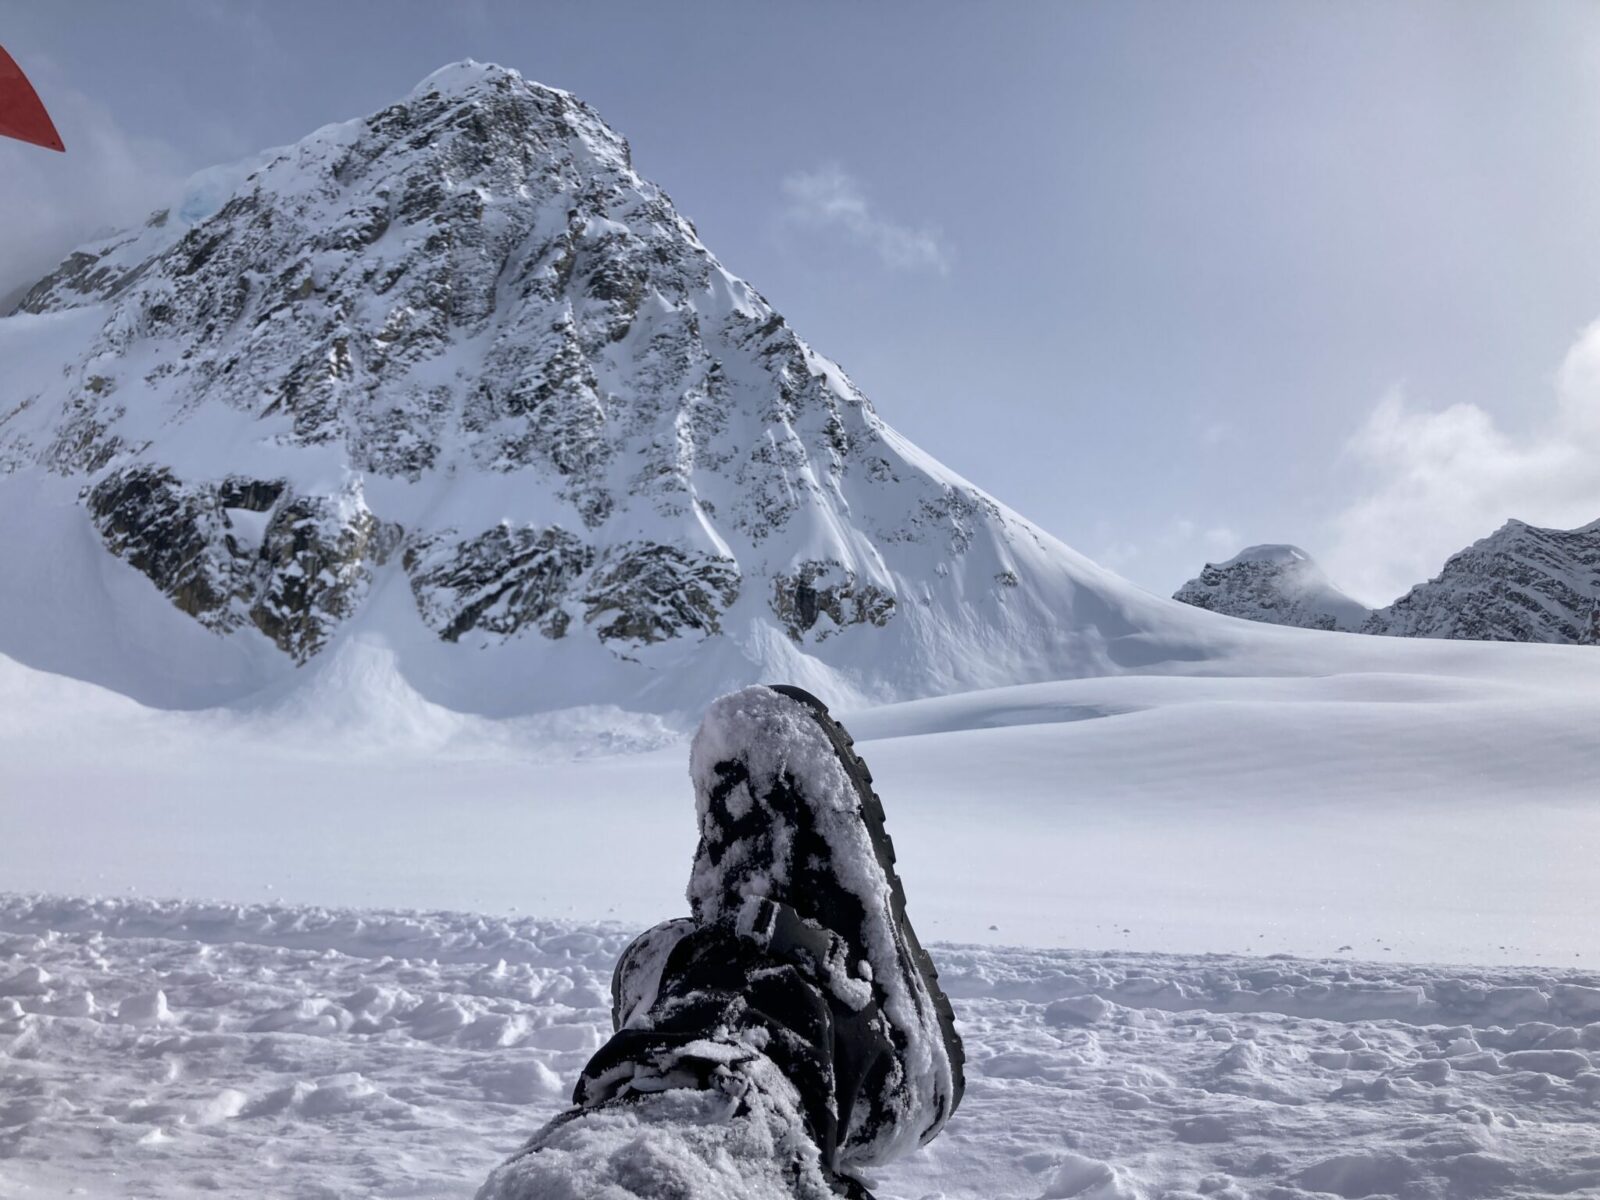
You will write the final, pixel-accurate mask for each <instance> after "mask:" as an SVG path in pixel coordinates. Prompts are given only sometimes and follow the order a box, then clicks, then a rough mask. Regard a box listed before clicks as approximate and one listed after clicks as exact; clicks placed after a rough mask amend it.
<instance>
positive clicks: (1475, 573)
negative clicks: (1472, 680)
mask: <svg viewBox="0 0 1600 1200" xmlns="http://www.w3.org/2000/svg"><path fill="white" fill-rule="evenodd" d="M1362 628H1363V632H1366V633H1379V634H1388V635H1390V636H1394V637H1439V638H1469V639H1473V640H1476V641H1492V642H1565V643H1571V644H1579V645H1589V646H1593V645H1600V521H1596V522H1594V523H1593V524H1590V525H1585V526H1583V527H1582V528H1579V529H1542V528H1539V527H1538V526H1535V525H1528V524H1526V523H1524V522H1522V521H1507V522H1506V523H1505V525H1503V526H1502V527H1501V528H1500V529H1499V530H1497V531H1496V532H1495V533H1493V534H1491V535H1490V536H1489V537H1486V538H1484V539H1482V540H1481V541H1477V542H1474V543H1473V544H1472V545H1471V546H1468V547H1467V548H1466V549H1465V550H1462V551H1461V552H1460V553H1458V554H1454V555H1452V556H1451V557H1450V559H1449V560H1448V561H1447V562H1446V563H1445V565H1444V569H1443V570H1442V571H1440V572H1439V574H1438V575H1436V576H1435V577H1434V578H1433V579H1431V580H1429V581H1428V582H1427V583H1421V584H1418V585H1417V586H1416V587H1414V588H1412V589H1411V590H1410V591H1409V592H1407V593H1406V594H1405V595H1404V596H1402V597H1400V599H1398V600H1396V601H1395V602H1394V603H1393V604H1391V605H1389V606H1388V607H1387V608H1382V609H1379V610H1378V611H1377V612H1374V613H1373V614H1372V616H1371V618H1370V619H1369V620H1368V621H1367V622H1366V624H1365V625H1364V626H1363V627H1362Z"/></svg>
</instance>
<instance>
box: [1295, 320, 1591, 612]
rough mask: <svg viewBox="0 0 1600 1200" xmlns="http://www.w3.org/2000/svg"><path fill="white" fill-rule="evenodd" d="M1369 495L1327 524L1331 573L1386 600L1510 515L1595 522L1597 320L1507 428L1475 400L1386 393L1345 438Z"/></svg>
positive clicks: (1536, 520)
mask: <svg viewBox="0 0 1600 1200" xmlns="http://www.w3.org/2000/svg"><path fill="white" fill-rule="evenodd" d="M1347 452H1348V453H1349V454H1350V455H1351V456H1352V457H1353V458H1354V459H1355V460H1356V461H1357V463H1358V464H1359V465H1360V466H1361V467H1362V468H1363V470H1364V471H1365V472H1366V474H1367V476H1368V480H1369V486H1368V488H1367V490H1366V493H1365V494H1364V495H1363V496H1362V497H1361V498H1360V499H1358V500H1356V501H1355V502H1354V503H1352V504H1351V505H1349V506H1348V507H1347V508H1345V509H1344V511H1342V512H1340V513H1339V514H1338V515H1337V516H1336V517H1335V518H1334V519H1333V522H1332V526H1333V537H1332V539H1331V544H1332V547H1333V548H1332V552H1331V553H1330V554H1329V555H1328V556H1327V561H1326V564H1325V565H1326V567H1327V569H1328V573H1329V574H1330V575H1331V576H1332V577H1333V578H1334V579H1335V580H1336V581H1337V582H1338V583H1339V584H1340V586H1341V587H1344V588H1346V589H1347V590H1348V591H1350V592H1351V593H1352V594H1354V595H1356V596H1358V597H1360V598H1361V599H1363V600H1366V601H1367V602H1368V603H1376V604H1386V603H1388V602H1389V601H1390V600H1392V599H1393V598H1395V597H1396V596H1398V595H1400V594H1401V593H1403V592H1404V591H1406V590H1407V589H1408V588H1409V587H1411V585H1412V584H1415V583H1420V582H1422V581H1423V580H1425V579H1428V578H1430V577H1431V576H1433V575H1435V574H1437V573H1438V570H1439V568H1440V567H1441V566H1442V565H1443V564H1444V560H1445V559H1446V558H1448V557H1449V556H1450V555H1451V554H1453V553H1454V552H1455V551H1457V550H1460V549H1461V548H1462V547H1464V546H1467V545H1469V544H1471V543H1472V542H1474V541H1477V540H1478V539H1479V538H1481V537H1485V536H1487V535H1488V534H1490V533H1492V532H1493V531H1494V530H1496V529H1498V528H1499V527H1500V526H1501V525H1503V524H1504V523H1505V522H1506V521H1507V520H1508V519H1509V518H1511V517H1516V518H1519V519H1521V520H1524V521H1528V522H1530V523H1532V524H1535V525H1548V526H1554V527H1558V528H1571V527H1573V526H1576V525H1583V524H1587V523H1588V522H1590V521H1593V520H1595V519H1597V518H1600V322H1596V323H1595V324H1594V325H1591V326H1590V327H1589V328H1588V329H1586V330H1585V331H1584V332H1583V334H1582V336H1580V337H1579V339H1578V341H1577V342H1576V343H1575V344H1574V345H1573V347H1572V349H1571V350H1569V351H1568V352H1567V356H1566V359H1565V360H1564V361H1563V363H1562V364H1561V368H1560V370H1559V371H1558V372H1557V373H1556V378H1555V394H1554V403H1553V404H1552V405H1551V406H1550V407H1549V409H1548V410H1547V411H1546V412H1544V413H1543V414H1541V415H1540V417H1539V419H1538V420H1537V421H1536V423H1535V424H1534V425H1533V426H1532V427H1531V428H1530V429H1529V430H1527V431H1526V432H1523V433H1519V434H1511V433H1507V432H1506V431H1505V430H1503V429H1501V428H1500V426H1499V425H1498V424H1497V423H1496V421H1495V419H1494V417H1493V416H1492V415H1491V414H1489V413H1488V412H1485V411H1484V410H1483V409H1481V408H1479V407H1478V406H1477V405H1473V404H1455V405H1451V406H1450V407H1449V408H1445V409H1442V410H1438V411H1432V412H1429V411H1425V410H1422V409H1419V408H1417V407H1415V406H1414V405H1413V404H1412V403H1411V402H1410V401H1409V400H1408V399H1407V398H1406V396H1405V395H1404V393H1403V392H1402V391H1401V390H1399V389H1395V390H1393V391H1391V392H1390V393H1389V394H1388V395H1386V396H1385V397H1384V398H1383V399H1382V400H1381V401H1380V402H1379V403H1378V406H1377V407H1376V408H1375V409H1374V410H1373V412H1372V414H1371V415H1370V416H1369V417H1368V418H1367V420H1366V422H1365V424H1363V425H1362V427H1361V428H1360V429H1359V430H1357V432H1356V433H1355V435H1354V436H1353V437H1352V438H1351V439H1350V442H1349V444H1348V446H1347Z"/></svg>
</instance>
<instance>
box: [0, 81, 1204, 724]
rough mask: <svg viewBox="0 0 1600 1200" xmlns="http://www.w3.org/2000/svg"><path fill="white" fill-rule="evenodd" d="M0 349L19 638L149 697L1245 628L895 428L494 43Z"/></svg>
mask: <svg viewBox="0 0 1600 1200" xmlns="http://www.w3.org/2000/svg"><path fill="white" fill-rule="evenodd" d="M0 363H3V364H5V365H4V366H3V367H0V372H3V374H0V489H3V494H0V553H3V554H5V555H6V556H7V557H8V558H9V559H10V560H11V561H12V562H13V563H16V564H18V566H19V568H20V569H19V570H17V571H14V572H12V573H10V575H9V577H8V578H6V579H4V580H0V650H3V651H4V652H6V653H8V654H12V655H13V656H14V657H17V658H19V659H20V660H22V661H25V662H29V663H30V664H32V665H35V666H39V667H42V668H44V669H48V670H54V671H61V672H65V673H69V674H75V675H78V676H80V677H84V678H88V679H91V680H93V681H96V682H101V683H105V684H108V685H109V686H112V687H115V688H117V689H119V690H122V691H125V692H127V693H129V694H132V695H135V696H136V697H138V698H140V699H142V700H145V701H147V702H150V703H156V704H162V705H169V706H180V707H192V706H198V705H206V704H214V703H218V702H227V701H237V700H239V699H241V698H242V697H245V696H249V695H252V694H258V693H260V694H283V693H284V692H285V691H286V690H292V689H293V688H295V687H297V686H304V684H305V683H306V681H307V679H308V675H307V673H306V672H305V671H302V670H301V669H300V668H302V667H306V666H308V665H309V666H312V667H313V668H315V669H313V670H312V671H311V672H310V674H311V675H316V674H318V672H319V671H320V672H325V671H326V670H327V669H329V664H331V663H337V662H339V661H341V658H342V657H348V656H349V655H350V654H355V655H356V656H357V660H358V669H360V670H363V671H366V670H369V669H376V668H372V664H373V663H375V662H381V663H383V664H387V665H386V666H384V667H382V669H384V670H389V671H391V672H393V673H396V674H398V675H399V676H400V677H402V678H403V680H404V681H405V683H406V684H407V685H408V686H411V687H414V688H416V689H417V690H419V691H421V692H422V693H423V694H424V695H425V696H427V697H428V698H429V699H430V700H433V701H435V702H438V703H441V704H444V705H446V706H448V707H451V708H455V709H470V710H472V711H479V712H490V713H508V712H525V711H533V710H537V709H543V708H554V707H564V706H569V705H579V704H593V703H613V702H615V703H624V704H627V705H629V706H631V707H635V708H642V709H651V710H656V711H668V710H673V709H678V708H684V707H691V708H692V707H695V706H697V705H698V704H699V703H701V702H702V701H703V700H704V699H705V698H706V697H707V696H709V695H711V694H713V693H714V692H716V691H717V690H720V689H721V688H724V687H727V686H731V685H734V684H738V683H742V682H746V681H748V680H751V679H756V678H763V677H772V676H775V675H781V676H784V677H788V678H794V679H797V680H799V681H801V682H803V683H808V684H810V685H812V686H816V687H821V688H823V689H824V690H827V691H830V692H831V693H833V694H834V695H835V696H839V697H844V698H863V699H890V698H898V697H906V696H917V695H928V694H933V693H938V692H943V691H949V690H953V689H958V688H962V687H973V686H991V685H998V684H1003V683H1010V682H1017V681H1024V680H1032V679H1042V678H1048V677H1051V676H1057V675H1062V674H1082V673H1093V672H1099V671H1105V670H1111V669H1115V668H1118V667H1125V666H1129V665H1139V664H1148V663H1150V662H1155V661H1161V660H1163V659H1166V658H1177V659H1180V660H1185V661H1192V660H1194V659H1196V658H1198V657H1202V656H1203V655H1204V653H1205V651H1204V650H1203V649H1202V648H1200V647H1202V646H1203V645H1204V644H1205V643H1206V642H1207V640H1208V639H1209V638H1212V637H1217V636H1222V637H1224V638H1225V639H1226V636H1227V635H1224V634H1217V633H1215V632H1214V631H1210V630H1208V629H1207V627H1206V624H1205V622H1203V621H1201V622H1196V621H1195V620H1193V619H1190V618H1189V617H1186V616H1183V615H1179V614H1180V613H1181V610H1175V609H1174V608H1173V606H1171V605H1169V604H1167V603H1165V602H1163V601H1159V600H1156V599H1155V598H1153V597H1150V596H1147V595H1146V594H1144V593H1142V592H1140V591H1138V590H1137V589H1134V588H1132V587H1130V586H1129V585H1127V584H1125V583H1124V582H1122V581H1121V580H1119V579H1117V578H1116V577H1115V576H1112V575H1110V574H1109V573H1107V572H1104V571H1102V570H1100V569H1099V568H1097V567H1095V566H1094V565H1093V564H1092V563H1089V562H1088V561H1087V560H1085V559H1083V558H1082V557H1081V556H1078V555H1077V554H1075V553H1073V552H1072V551H1070V550H1068V549H1067V548H1066V547H1064V546H1062V545H1061V544H1060V543H1059V542H1056V541H1055V540H1054V539H1052V538H1050V537H1049V536H1048V535H1046V534H1044V533H1042V532H1041V531H1039V530H1038V529H1036V528H1035V527H1033V526H1032V525H1030V524H1029V523H1028V522H1026V521H1024V520H1022V519H1021V518H1020V517H1018V516H1016V515H1015V514H1014V513H1011V512H1009V511H1008V510H1006V509H1005V508H1003V507H1002V506H1001V505H1000V504H998V503H997V502H996V501H995V500H993V499H992V498H991V497H989V496H988V495H986V494H985V493H983V492H982V491H980V490H979V489H977V488H975V487H973V486H972V485H971V484H969V483H967V482H966V481H965V480H963V479H961V478H960V477H959V476H957V475H955V474H954V473H952V472H950V471H949V470H948V469H947V468H945V467H943V466H942V465H940V464H939V463H937V462H935V461H933V460H932V459H930V458H928V457H927V456H926V455H924V454H922V453H921V452H920V451H918V450H917V449H916V448H915V447H914V446H912V445H910V444H909V443H908V442H906V441H905V440H904V439H903V438H901V437H900V436H899V435H897V434H896V433H895V432H894V431H893V430H892V429H890V428H889V427H887V426H886V425H885V424H884V423H883V421H882V420H881V419H880V418H879V417H878V416H877V414H876V413H875V412H874V411H873V409H872V407H871V405H870V404H869V403H868V401H867V400H866V398H865V397H864V396H862V395H861V393H860V392H859V391H858V390H857V389H856V388H855V387H854V385H853V384H852V383H851V382H850V381H849V379H848V378H847V377H846V376H845V374H844V372H843V371H841V370H840V369H839V367H838V366H837V365H835V364H834V363H832V362H830V361H829V360H827V359H825V358H823V357H821V356H820V355H818V354H816V353H815V352H814V351H812V350H811V348H810V347H809V346H807V345H806V344H805V343H804V342H803V341H801V340H800V339H799V338H798V337H797V336H796V334H795V333H794V332H793V331H792V330H791V329H790V328H789V326H788V325H787V324H786V323H785V321H784V320H783V318H782V317H781V316H780V315H779V314H778V313H776V312H775V311H774V310H773V309H772V308H771V306H770V305H768V304H767V303H766V302H765V301H764V300H763V299H762V298H761V297H760V296H759V295H758V294H757V293H756V292H755V291H753V290H752V289H751V288H750V287H749V286H748V285H746V284H744V283H743V282H741V281H740V280H738V279H737V278H735V277H734V276H732V275H731V274H729V273H728V272H727V271H726V270H725V269H724V268H723V267H722V266H721V264H720V263H718V262H717V260H716V259H715V258H714V257H713V256H712V255H711V253H710V252H709V251H708V250H707V249H706V248H705V246H704V245H702V244H701V242H700V240H699V238H698V237H697V235H696V234H695V231H694V230H693V228H692V227H691V226H690V225H689V224H688V222H687V221H685V220H684V219H683V218H682V217H681V216H679V215H678V214H677V212H676V211H675V210H674V209H673V207H672V205H671V202H670V200H669V199H668V198H667V197H666V196H665V195H664V194H663V193H662V192H661V191H660V190H659V189H657V188H656V187H654V186H653V185H651V184H650V183H648V182H647V181H644V180H642V179H640V178H639V177H638V175H637V174H635V173H634V171H633V169H632V167H631V165H630V162H629V156H628V148H627V145H626V143H625V142H624V141H623V140H622V138H621V137H619V136H618V135H617V134H616V133H614V132H613V131H612V130H610V129H609V128H608V127H607V126H606V125H605V124H604V123H603V122H602V121H601V120H600V119H599V117H598V116H596V115H595V113H594V112H593V111H592V110H591V109H589V108H588V107H587V106H585V105H584V104H582V103H581V102H580V101H578V100H576V99H575V98H573V97H571V96H569V95H567V94H566V93H563V92H559V91H556V90H553V89H549V88H545V87H541V86H539V85H537V84H533V83H530V82H527V81H524V80H523V79H522V78H521V77H520V76H518V75H517V74H516V73H515V72H512V71H508V70H504V69H501V68H497V67H487V66H481V65H478V64H472V63H463V64H457V65H455V66H453V67H448V68H446V69H444V70H442V71H440V72H438V73H436V74H435V75H433V76H431V77H430V78H429V79H427V80H425V81H423V83H422V84H421V85H419V86H418V87H417V88H416V89H415V90H414V91H413V92H412V93H411V94H410V95H409V96H408V97H407V98H406V99H405V100H403V101H402V102H401V103H399V104H396V105H393V106H391V107H389V108H387V109H385V110H383V111H382V112H380V113H377V114H375V115H373V116H371V117H369V118H365V119H362V120H356V121H350V122H347V123H344V124H341V125H331V126H328V127H326V128H324V129H321V130H319V131H317V132H316V133H314V134H312V135H311V136H310V137H308V138H306V139H305V140H303V141H301V142H299V143H297V144H296V145H294V146H291V147H288V148H285V149H281V150H276V151H269V152H267V153H265V154H263V155H261V156H259V157H258V158H257V159H255V160H252V162H250V163H247V164H244V165H242V166H240V167H238V168H234V169H231V170H217V171H212V172H208V173H205V174H204V175H202V176H200V177H197V179H196V181H194V183H193V184H192V185H191V187H190V189H189V191H188V192H187V193H186V195H185V196H184V197H183V199H182V200H181V201H180V202H179V203H178V204H176V205H175V206H174V207H173V208H171V209H169V210H167V211H164V212H161V213H158V214H156V216H155V217H153V218H152V219H151V221H150V222H149V223H148V224H147V225H146V226H145V227H144V228H142V229H139V230H135V231H132V232H129V233H127V234H123V235H119V236H117V237H113V238H110V239H108V240H106V241H103V242H100V243H96V244H94V245H90V246H86V247H84V248H83V249H82V250H80V251H78V252H76V253H75V254H73V255H72V256H70V257H69V258H68V259H67V260H66V261H65V262H64V263H63V264H62V266H61V267H60V269H58V270H57V271H56V272H55V273H53V274H52V275H51V276H50V277H48V278H47V279H45V280H43V281H41V282H40V283H39V284H38V285H37V286H36V287H34V288H33V289H32V290H31V291H30V292H29V293H28V295H27V297H26V298H25V300H24V302H23V305H22V309H21V312H20V313H19V314H18V315H15V316H13V317H10V318H8V319H6V320H4V321H0ZM263 689H265V692H263Z"/></svg>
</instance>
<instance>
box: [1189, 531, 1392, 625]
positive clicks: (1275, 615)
mask: <svg viewBox="0 0 1600 1200" xmlns="http://www.w3.org/2000/svg"><path fill="white" fill-rule="evenodd" d="M1173 599H1174V600H1181V601H1183V602H1184V603H1185V604H1192V605H1194V606H1195V607H1197V608H1204V609H1209V610H1210V611H1212V612H1218V613H1222V614H1224V615H1226V616H1230V617H1243V618H1244V619H1245V620H1248V621H1266V622H1269V623H1271V624H1275V625H1295V626H1299V627H1301V628H1305V629H1344V630H1352V629H1358V628H1360V626H1361V624H1362V622H1363V621H1365V620H1366V618H1367V615H1368V610H1367V609H1366V607H1365V606H1364V605H1362V604H1360V603H1359V602H1357V601H1355V600H1352V599H1351V598H1350V597H1349V596H1347V595H1345V594H1344V593H1343V592H1342V591H1340V590H1339V589H1338V588H1337V587H1335V586H1334V585H1333V583H1332V582H1330V581H1329V579H1328V577H1327V576H1326V575H1324V574H1323V572H1322V568H1321V567H1319V566H1317V564H1316V562H1315V560H1313V559H1312V557H1311V556H1310V555H1309V554H1307V553H1306V552H1305V551H1304V550H1302V549H1300V548H1299V547H1298V546H1290V545H1287V544H1281V543H1268V544H1264V545H1259V546H1249V547H1246V548H1245V549H1244V550H1241V551H1240V552H1239V553H1238V554H1236V555H1234V556H1233V557H1232V558H1230V559H1228V560H1227V561H1226V562H1222V563H1207V564H1206V565H1205V569H1204V570H1202V571H1201V572H1200V574H1199V575H1197V576H1196V577H1195V578H1193V579H1191V580H1190V581H1189V582H1188V583H1186V584H1184V585H1183V586H1182V587H1181V588H1179V589H1178V590H1177V591H1176V592H1174V593H1173Z"/></svg>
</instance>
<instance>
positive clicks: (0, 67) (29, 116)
mask: <svg viewBox="0 0 1600 1200" xmlns="http://www.w3.org/2000/svg"><path fill="white" fill-rule="evenodd" d="M0 135H4V136H5V137H14V138H18V139H20V140H21V141H24V142H32V143H33V144H34V145H35V146H43V147H45V148H46V149H49V150H65V149H66V147H65V146H63V145H62V144H61V135H60V134H59V133H57V132H56V127H55V125H54V124H53V123H52V122H51V120H50V114H49V113H47V112H45V110H44V105H43V104H41V103H40V102H39V93H37V92H35V91H34V90H33V85H32V84H31V83H29V82H28V77H27V76H26V75H24V74H23V73H22V68H21V67H19V66H17V63H16V60H15V59H13V58H12V57H11V55H9V54H7V53H6V48H5V47H4V46H0Z"/></svg>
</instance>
